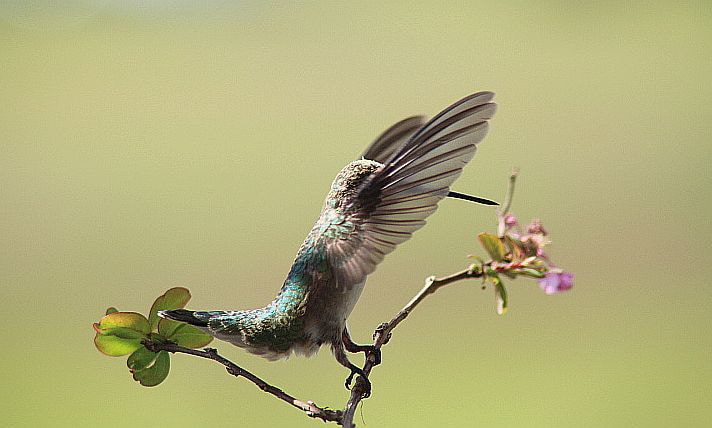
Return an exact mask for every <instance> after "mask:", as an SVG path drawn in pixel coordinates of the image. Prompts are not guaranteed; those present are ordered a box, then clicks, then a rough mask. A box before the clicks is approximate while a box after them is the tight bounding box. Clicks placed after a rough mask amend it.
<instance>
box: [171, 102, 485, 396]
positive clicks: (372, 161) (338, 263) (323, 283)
mask: <svg viewBox="0 0 712 428" xmlns="http://www.w3.org/2000/svg"><path fill="white" fill-rule="evenodd" d="M493 97H494V94H493V93H491V92H479V93H476V94H473V95H470V96H468V97H465V98H463V99H462V100H460V101H458V102H456V103H455V104H453V105H451V106H450V107H448V108H446V109H445V110H443V111H442V112H441V113H440V114H438V115H437V116H435V117H433V118H432V119H430V120H429V121H427V122H426V121H425V119H424V118H422V117H420V116H418V117H411V118H408V119H405V120H403V121H401V122H398V123H396V124H395V125H393V126H392V127H390V128H389V129H387V130H386V131H385V132H384V133H383V134H381V136H379V137H378V138H377V139H376V140H375V141H374V142H373V143H372V144H371V145H370V146H369V147H368V148H367V149H366V151H365V152H364V153H363V155H362V157H361V158H360V159H358V160H355V161H353V162H351V163H349V164H348V165H346V167H344V169H342V170H341V172H339V174H338V175H337V176H336V179H334V182H333V183H332V184H331V188H330V189H329V193H328V194H327V196H326V201H325V202H324V208H323V209H322V211H321V215H320V216H319V219H318V220H317V221H316V223H315V224H314V227H313V228H312V230H311V231H310V232H309V234H308V235H307V237H306V239H305V240H304V243H303V244H302V246H301V247H300V248H299V251H298V252H297V256H296V258H295V260H294V264H293V265H292V268H291V270H290V271H289V274H288V275H287V279H286V280H285V281H284V285H283V286H282V289H281V290H280V291H279V293H278V294H277V297H275V299H274V300H273V301H272V302H271V303H270V304H268V305H267V306H265V307H263V308H259V309H252V310H217V311H189V310H185V309H177V310H167V311H161V312H159V316H161V317H163V318H168V319H171V320H176V321H182V322H185V323H188V324H192V325H194V326H197V327H199V328H201V329H202V330H205V331H206V332H208V333H210V334H211V335H213V336H215V337H216V338H218V339H221V340H225V341H228V342H230V343H232V344H234V345H237V346H239V347H241V348H244V349H246V350H248V351H249V352H251V353H253V354H258V355H261V356H263V357H265V358H268V359H270V360H275V359H279V358H283V357H287V356H289V355H290V354H291V353H292V352H294V353H297V354H303V355H307V356H309V355H311V354H314V353H315V352H316V351H317V350H318V349H319V347H321V346H322V345H330V346H331V349H332V351H333V353H334V356H335V357H336V360H337V361H338V362H339V363H340V364H342V365H343V366H344V367H346V368H348V369H349V370H350V371H351V373H350V375H349V376H348V378H347V379H346V387H347V388H348V387H349V386H350V383H351V381H352V379H353V376H354V374H359V375H361V376H362V377H363V378H364V380H365V381H366V383H367V384H368V385H369V387H370V384H369V383H368V379H367V377H366V375H365V374H364V372H363V371H362V370H361V369H360V368H359V367H357V366H355V365H354V364H352V363H351V362H350V361H349V359H348V357H347V354H346V351H349V352H354V353H356V352H364V353H366V354H367V355H368V353H371V354H372V355H374V358H375V360H376V361H374V362H375V363H378V362H379V361H380V353H379V352H377V351H375V350H374V349H373V347H372V346H370V345H357V344H355V343H353V341H352V340H351V338H350V336H349V331H348V329H347V327H346V319H347V318H348V316H349V314H351V311H352V310H353V308H354V305H355V304H356V302H357V301H358V299H359V296H360V295H361V292H362V291H363V287H364V284H365V282H366V277H367V276H368V275H369V274H371V273H373V271H374V270H375V269H376V266H377V265H378V264H379V263H380V262H381V261H382V260H383V258H384V257H385V255H386V254H388V253H390V252H391V251H393V250H394V249H395V248H396V246H397V245H398V244H401V243H403V242H404V241H406V240H408V239H409V238H410V236H411V234H412V233H413V232H415V231H416V230H418V229H420V228H421V227H423V226H424V225H425V219H426V217H428V216H429V215H431V214H432V213H434V212H435V210H436V209H437V204H438V202H439V201H440V200H442V199H443V198H445V197H448V196H449V197H454V198H460V199H466V200H470V201H473V202H478V203H482V204H486V205H496V203H495V202H492V201H489V200H487V199H483V198H478V197H474V196H469V195H466V194H462V193H457V192H452V191H450V186H451V185H452V183H453V182H454V181H455V180H456V179H457V177H458V176H459V175H460V173H461V172H462V168H463V167H464V166H465V165H466V164H467V163H468V162H469V161H470V160H471V159H472V157H473V156H474V155H475V150H476V149H477V144H478V143H479V142H480V141H482V139H483V138H484V137H485V135H486V134H487V130H488V120H489V119H490V118H491V117H492V115H493V114H494V112H495V109H496V105H495V104H494V103H492V102H491V101H492V99H493Z"/></svg>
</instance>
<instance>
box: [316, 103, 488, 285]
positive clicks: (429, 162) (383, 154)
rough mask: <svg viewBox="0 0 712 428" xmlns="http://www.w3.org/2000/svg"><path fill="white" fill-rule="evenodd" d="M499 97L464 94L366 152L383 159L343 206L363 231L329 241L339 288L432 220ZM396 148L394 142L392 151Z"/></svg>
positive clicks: (408, 123)
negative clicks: (405, 137)
mask: <svg viewBox="0 0 712 428" xmlns="http://www.w3.org/2000/svg"><path fill="white" fill-rule="evenodd" d="M493 97H494V94H493V93H491V92H479V93H476V94H473V95H470V96H468V97H465V98H463V99H462V100H460V101H458V102H456V103H455V104H453V105H451V106H450V107H448V108H446V109H445V110H443V111H442V112H441V113H440V114H438V115H437V116H435V117H434V118H432V119H431V120H430V121H428V122H427V123H426V124H425V125H423V126H420V127H419V128H418V130H417V131H415V132H414V133H413V134H412V135H411V136H410V138H409V139H408V140H407V141H406V142H405V143H404V144H403V145H401V146H397V145H396V144H395V142H396V141H399V138H402V137H400V135H401V132H396V131H402V132H403V133H407V132H410V131H411V130H412V128H411V127H412V126H414V125H415V123H416V122H415V119H413V118H411V119H406V120H405V121H403V122H400V123H398V124H396V125H394V126H393V127H392V128H390V129H389V130H388V131H386V133H384V134H383V136H382V137H380V138H379V139H378V140H376V142H375V143H373V144H372V145H371V146H370V147H369V148H368V149H367V151H366V154H364V156H365V157H366V158H367V159H368V156H367V155H368V154H375V156H376V157H378V159H377V161H378V162H379V163H381V164H382V165H381V166H380V167H378V168H377V169H376V170H375V171H374V172H373V173H372V174H371V175H370V176H369V177H368V178H367V179H366V180H365V181H364V182H363V184H362V185H361V187H360V188H359V189H358V190H357V191H356V192H355V193H354V196H353V197H352V198H351V199H350V200H348V201H347V202H346V203H345V204H343V205H342V206H343V208H342V211H341V212H342V213H343V217H342V220H341V221H343V222H345V223H347V224H349V225H352V226H353V227H354V228H355V232H356V233H348V234H340V235H339V236H337V237H333V238H332V239H329V240H328V241H327V242H326V249H327V258H328V262H329V265H330V267H331V271H332V274H333V275H334V277H335V279H336V284H337V286H338V287H339V288H347V289H348V288H350V287H351V286H352V285H353V284H358V283H360V282H362V281H364V280H365V277H366V276H367V275H368V274H370V273H372V272H373V271H374V270H375V269H376V265H377V264H378V263H380V262H381V261H382V260H383V258H384V256H385V255H386V254H388V253H390V252H391V251H393V249H395V247H396V246H397V245H398V244H401V243H403V242H405V241H406V240H408V238H410V236H411V235H412V233H413V232H415V231H416V230H418V229H420V228H421V227H423V226H424V225H425V218H426V217H428V216H429V215H431V214H432V213H433V212H435V210H436V209H437V203H438V202H439V201H440V200H441V199H443V198H444V197H445V196H446V195H447V193H448V190H449V188H450V185H452V183H453V182H454V181H455V180H456V179H457V177H458V176H459V175H460V173H461V172H462V168H463V167H464V166H465V165H466V164H467V163H468V162H469V161H470V160H471V159H472V157H473V156H474V155H475V150H476V149H477V144H478V143H479V142H480V141H482V139H483V138H484V137H485V135H486V134H487V130H488V122H487V121H488V120H489V119H490V118H491V117H492V115H493V114H494V112H495V110H496V105H495V104H494V103H492V102H490V101H491V100H492V99H493ZM391 130H394V132H392V133H391V132H390V131H391ZM389 134H390V135H389ZM391 135H392V136H393V138H390V136H391ZM396 137H398V138H396ZM386 142H392V143H390V144H386ZM390 148H394V149H393V150H391V153H389V151H388V150H387V149H390ZM341 221H340V222H341Z"/></svg>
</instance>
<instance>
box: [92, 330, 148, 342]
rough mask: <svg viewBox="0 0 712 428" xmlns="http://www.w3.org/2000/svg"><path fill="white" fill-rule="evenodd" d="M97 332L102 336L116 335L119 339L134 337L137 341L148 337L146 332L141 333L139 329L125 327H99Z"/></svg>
mask: <svg viewBox="0 0 712 428" xmlns="http://www.w3.org/2000/svg"><path fill="white" fill-rule="evenodd" d="M97 333H99V334H100V335H102V336H116V337H118V338H120V339H136V340H138V341H139V342H140V341H141V340H143V339H146V338H148V335H147V334H146V333H142V332H140V331H136V330H134V329H131V328H127V327H113V328H107V329H99V330H97Z"/></svg>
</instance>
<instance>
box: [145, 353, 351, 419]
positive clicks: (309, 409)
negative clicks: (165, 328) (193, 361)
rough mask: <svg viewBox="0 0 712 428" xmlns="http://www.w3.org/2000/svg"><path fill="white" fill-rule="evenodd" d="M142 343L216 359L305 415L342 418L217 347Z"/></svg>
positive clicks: (341, 413)
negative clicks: (250, 369) (273, 382)
mask: <svg viewBox="0 0 712 428" xmlns="http://www.w3.org/2000/svg"><path fill="white" fill-rule="evenodd" d="M143 344H144V346H146V348H148V349H149V350H151V351H153V352H158V351H168V352H172V353H179V354H188V355H194V356H196V357H201V358H206V359H208V360H213V361H216V362H217V363H219V364H222V365H223V366H225V369H227V372H228V373H230V374H231V375H233V376H235V377H240V376H242V377H244V378H245V379H247V380H249V381H250V382H252V383H254V384H255V385H257V387H258V388H260V389H261V390H262V391H264V392H266V393H268V394H272V395H274V396H275V397H277V398H279V399H280V400H282V401H284V402H286V403H288V404H290V405H292V406H293V407H296V408H297V409H299V410H302V411H303V412H304V413H306V415H307V416H309V417H311V418H318V419H321V420H323V421H324V422H336V423H337V424H340V423H341V420H342V418H343V413H344V412H343V411H341V410H329V409H326V408H321V407H319V406H317V405H316V404H314V402H313V401H306V402H304V401H301V400H298V399H296V398H294V397H292V396H291V395H289V394H287V393H286V392H284V391H282V390H281V389H279V388H277V387H276V386H272V385H270V384H268V383H267V382H265V381H264V380H262V379H260V378H259V377H257V376H255V375H254V374H252V373H250V372H248V371H247V370H245V369H243V368H242V367H240V366H238V365H237V364H235V363H233V362H232V361H230V360H228V359H227V358H225V357H223V356H222V355H219V354H218V351H217V349H213V348H205V349H204V350H198V349H191V348H185V347H183V346H179V345H176V344H175V343H170V342H168V343H158V342H152V341H149V340H145V341H144V342H143Z"/></svg>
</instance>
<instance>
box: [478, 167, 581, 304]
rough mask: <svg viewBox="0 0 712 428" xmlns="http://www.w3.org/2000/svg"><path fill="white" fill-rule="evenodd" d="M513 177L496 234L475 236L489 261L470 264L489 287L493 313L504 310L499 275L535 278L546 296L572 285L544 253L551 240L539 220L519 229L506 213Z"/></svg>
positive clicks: (570, 276) (570, 277) (504, 295)
mask: <svg viewBox="0 0 712 428" xmlns="http://www.w3.org/2000/svg"><path fill="white" fill-rule="evenodd" d="M515 178H516V174H515V175H512V177H511V180H510V188H509V192H508V194H507V202H505V207H504V209H503V210H502V211H499V212H498V221H499V227H498V230H497V235H494V234H490V233H480V234H479V235H478V236H477V238H478V239H479V241H480V244H481V245H482V247H483V248H484V249H485V251H487V253H488V254H489V256H490V257H491V260H490V261H488V262H484V261H482V260H481V259H480V262H481V266H475V265H473V268H476V269H477V270H481V272H482V277H483V278H484V280H485V281H486V282H489V283H491V284H492V285H493V287H494V290H495V298H496V302H497V312H498V313H500V314H503V313H504V312H505V311H506V310H507V290H506V289H505V287H504V283H503V281H502V277H503V276H506V277H508V278H512V279H514V278H516V277H517V276H525V277H529V278H535V279H537V280H538V282H539V287H540V288H541V289H542V290H543V291H544V292H545V293H546V294H557V293H561V292H563V291H567V290H570V289H571V288H572V287H573V283H574V275H573V274H572V273H569V272H564V271H563V270H562V269H560V268H559V267H557V266H556V265H555V264H554V263H553V262H552V261H551V259H550V258H549V256H548V254H547V253H546V252H545V251H544V247H545V246H547V245H548V244H550V243H551V240H550V239H549V237H548V235H549V233H548V231H547V230H546V229H545V228H544V225H543V224H542V222H541V220H539V219H534V220H532V221H531V223H529V224H527V225H526V226H524V227H522V226H521V224H520V223H519V220H518V219H517V217H516V216H515V215H514V214H512V213H511V212H509V205H510V204H511V198H512V193H513V189H514V179H515ZM478 259H479V258H478Z"/></svg>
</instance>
